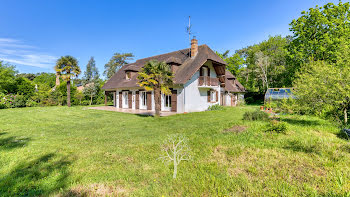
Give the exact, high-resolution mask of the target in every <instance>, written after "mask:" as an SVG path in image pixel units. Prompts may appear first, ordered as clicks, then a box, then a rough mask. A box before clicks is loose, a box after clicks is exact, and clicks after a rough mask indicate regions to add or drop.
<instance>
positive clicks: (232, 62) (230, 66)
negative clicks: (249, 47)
mask: <svg viewBox="0 0 350 197" xmlns="http://www.w3.org/2000/svg"><path fill="white" fill-rule="evenodd" d="M229 52H230V50H226V51H225V52H224V53H222V54H221V53H219V52H216V54H217V55H218V56H220V57H221V59H223V60H224V61H225V62H226V64H227V65H226V69H227V70H228V71H230V72H231V73H232V74H233V75H235V76H237V75H238V74H239V70H240V69H241V67H242V66H243V64H244V60H243V58H242V57H241V56H240V55H239V54H238V53H235V54H233V55H232V56H229Z"/></svg>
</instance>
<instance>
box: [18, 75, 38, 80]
mask: <svg viewBox="0 0 350 197" xmlns="http://www.w3.org/2000/svg"><path fill="white" fill-rule="evenodd" d="M16 77H24V78H27V79H29V80H30V81H33V80H34V79H35V77H36V75H35V74H33V73H20V74H17V75H16Z"/></svg>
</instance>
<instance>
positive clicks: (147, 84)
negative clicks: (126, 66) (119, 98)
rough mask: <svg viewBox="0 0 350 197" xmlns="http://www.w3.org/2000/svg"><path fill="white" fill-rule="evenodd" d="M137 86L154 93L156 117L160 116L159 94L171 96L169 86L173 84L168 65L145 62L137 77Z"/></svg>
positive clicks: (155, 61) (157, 62) (154, 61)
mask: <svg viewBox="0 0 350 197" xmlns="http://www.w3.org/2000/svg"><path fill="white" fill-rule="evenodd" d="M137 79H138V80H139V82H138V84H139V85H140V86H141V87H144V88H145V89H146V90H147V91H150V90H153V91H154V103H155V105H156V106H155V110H156V114H155V115H156V116H157V117H158V116H159V115H160V105H161V94H160V93H163V94H166V95H169V94H171V91H170V86H171V85H172V84H173V73H172V72H171V67H170V65H168V64H166V63H165V62H159V61H157V60H151V61H149V62H147V63H146V64H145V65H144V67H143V68H141V71H140V72H139V76H138V77H137Z"/></svg>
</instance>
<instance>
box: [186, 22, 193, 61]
mask: <svg viewBox="0 0 350 197" xmlns="http://www.w3.org/2000/svg"><path fill="white" fill-rule="evenodd" d="M191 28H192V25H191V16H189V17H188V26H187V27H186V31H187V33H188V41H189V44H190V47H189V49H188V55H189V56H191V35H192V31H191Z"/></svg>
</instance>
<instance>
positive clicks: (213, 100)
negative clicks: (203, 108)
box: [210, 90, 216, 103]
mask: <svg viewBox="0 0 350 197" xmlns="http://www.w3.org/2000/svg"><path fill="white" fill-rule="evenodd" d="M210 102H212V103H216V91H215V90H210Z"/></svg>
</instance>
